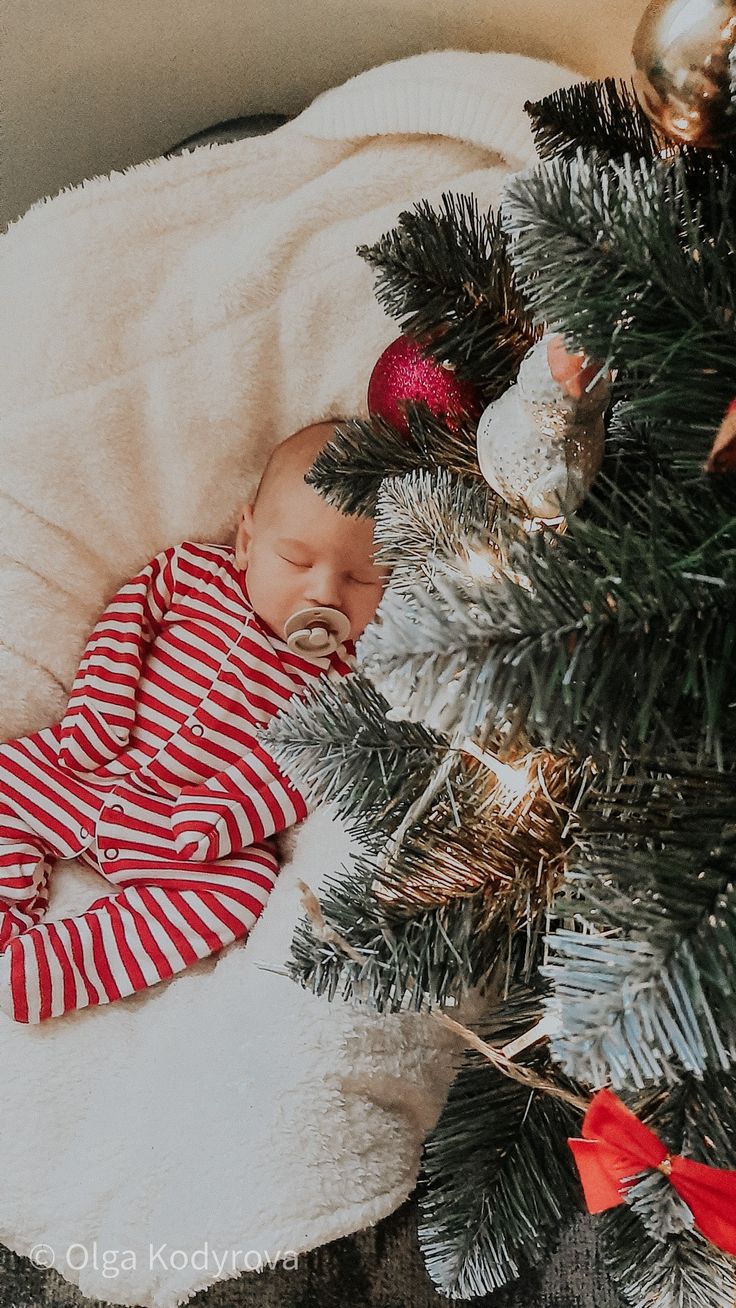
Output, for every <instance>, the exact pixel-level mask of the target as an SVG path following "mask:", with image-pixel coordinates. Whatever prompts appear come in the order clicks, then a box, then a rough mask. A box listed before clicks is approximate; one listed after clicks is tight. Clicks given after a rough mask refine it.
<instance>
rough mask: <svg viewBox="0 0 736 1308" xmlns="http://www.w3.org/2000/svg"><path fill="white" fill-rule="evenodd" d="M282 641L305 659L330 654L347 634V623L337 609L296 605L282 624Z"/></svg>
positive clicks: (343, 615) (348, 631)
mask: <svg viewBox="0 0 736 1308" xmlns="http://www.w3.org/2000/svg"><path fill="white" fill-rule="evenodd" d="M284 634H285V636H286V643H287V645H288V646H289V649H290V650H293V651H294V653H295V654H301V655H302V657H303V658H306V659H309V658H311V659H323V658H326V657H327V656H328V655H329V654H334V652H335V650H336V649H337V648H338V646H339V645H342V643H343V641H344V640H346V639H347V637H348V635H349V634H350V623H349V621H348V619H347V618H346V616H345V614H344V613H342V612H341V611H340V609H330V608H313V609H299V610H298V612H296V613H292V615H291V617H290V618H288V619H287V621H286V622H285V624H284Z"/></svg>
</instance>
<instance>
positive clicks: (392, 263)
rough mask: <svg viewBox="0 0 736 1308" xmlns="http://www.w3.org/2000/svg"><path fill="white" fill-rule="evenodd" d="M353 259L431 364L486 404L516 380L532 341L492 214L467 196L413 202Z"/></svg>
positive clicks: (531, 330) (534, 336) (532, 333)
mask: <svg viewBox="0 0 736 1308" xmlns="http://www.w3.org/2000/svg"><path fill="white" fill-rule="evenodd" d="M357 253H358V254H359V255H360V257H361V258H362V259H365V260H366V262H367V263H369V264H371V265H372V266H373V267H374V268H376V269H378V277H377V278H376V285H375V294H376V298H377V300H378V301H379V303H380V304H381V305H382V306H383V308H384V309H385V310H386V312H387V313H388V314H389V315H390V316H391V317H394V318H398V319H399V320H400V321H401V326H402V330H403V331H404V332H405V333H406V334H408V335H410V336H413V337H415V338H416V339H421V340H422V347H423V349H424V350H425V351H426V353H427V354H429V355H430V356H431V357H433V358H435V359H436V360H437V361H438V362H444V361H449V363H450V364H451V365H452V366H453V367H454V368H455V370H456V372H457V375H458V377H461V378H465V379H468V380H471V381H473V382H475V384H476V385H477V386H478V387H479V388H480V390H481V391H482V393H483V395H484V397H485V401H486V403H489V402H490V401H491V400H492V399H494V398H495V397H496V396H497V395H500V394H501V393H502V392H503V391H504V390H505V389H506V387H507V386H509V385H510V384H511V382H512V381H513V380H514V378H515V377H516V373H517V371H518V367H519V364H520V362H521V359H522V358H523V356H524V354H526V352H527V350H528V349H529V347H530V346H531V345H532V344H533V343H534V341H535V340H536V339H537V337H538V334H539V333H538V332H537V330H536V329H535V328H534V327H533V326H532V324H531V322H530V321H529V318H528V315H527V313H526V311H525V309H524V307H523V304H522V301H521V299H520V297H519V295H518V292H517V291H516V288H515V285H514V280H513V276H512V273H511V269H510V267H509V262H508V256H507V250H506V238H505V235H504V233H503V232H502V230H501V227H500V223H499V219H498V215H497V213H495V212H494V211H493V210H492V209H489V210H488V211H487V212H485V213H483V214H481V213H480V212H479V209H478V201H477V199H476V197H475V196H474V195H453V194H452V193H450V192H445V193H443V195H442V203H441V207H440V208H439V209H434V208H433V207H432V205H431V204H430V203H429V202H428V201H426V200H421V201H419V202H418V203H417V204H416V205H415V207H414V210H413V211H404V212H402V213H401V214H400V215H399V220H398V223H397V226H396V227H395V228H394V229H393V230H392V231H391V232H389V233H387V234H386V235H385V236H382V237H381V238H380V239H379V240H378V241H377V242H376V243H375V244H374V245H372V246H367V245H361V246H358V247H357Z"/></svg>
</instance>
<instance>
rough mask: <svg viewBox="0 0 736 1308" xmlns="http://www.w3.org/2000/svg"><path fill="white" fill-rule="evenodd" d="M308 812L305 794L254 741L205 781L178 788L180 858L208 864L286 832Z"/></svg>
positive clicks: (175, 819)
mask: <svg viewBox="0 0 736 1308" xmlns="http://www.w3.org/2000/svg"><path fill="white" fill-rule="evenodd" d="M308 812H309V809H308V807H307V803H306V800H305V799H304V797H303V795H301V794H300V793H299V791H298V790H297V789H296V788H295V787H294V786H293V785H292V783H291V781H290V780H289V778H288V777H287V776H286V775H285V774H284V773H283V772H281V770H280V769H279V767H278V766H277V764H276V763H275V762H274V761H273V759H272V758H271V757H270V755H269V754H268V753H267V751H266V750H265V749H263V747H262V746H261V745H258V744H255V745H254V746H253V747H252V749H249V750H248V754H247V756H246V757H245V758H241V759H238V760H237V761H236V762H235V763H231V764H230V766H229V767H227V768H225V769H223V771H221V772H217V773H215V774H214V776H212V777H209V778H208V780H207V781H204V782H200V783H199V784H198V785H196V786H193V785H189V786H184V787H182V790H181V792H180V793H179V795H178V797H177V799H176V800H175V802H174V805H173V807H172V813H171V828H172V832H173V836H174V843H175V845H176V849H177V852H178V853H179V854H180V855H181V856H182V857H183V858H191V859H193V860H194V861H196V862H200V861H203V860H206V861H208V862H209V861H210V860H213V859H218V858H224V857H225V856H226V855H227V854H230V853H232V852H236V853H237V852H238V851H240V850H243V849H246V848H247V847H248V846H249V845H252V844H254V842H256V841H260V840H266V839H267V838H268V837H269V836H273V835H276V834H277V833H278V832H279V831H285V830H286V829H287V827H291V826H294V825H295V824H296V823H297V822H301V821H302V820H303V819H304V818H305V817H306V816H307V813H308Z"/></svg>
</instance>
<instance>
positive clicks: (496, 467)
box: [477, 333, 610, 519]
mask: <svg viewBox="0 0 736 1308" xmlns="http://www.w3.org/2000/svg"><path fill="white" fill-rule="evenodd" d="M553 335H554V333H552V334H545V335H544V336H543V337H542V339H541V340H540V341H537V343H536V344H535V345H533V346H532V348H531V350H530V351H529V353H528V354H527V355H525V357H524V359H523V360H522V363H521V367H520V369H519V375H518V378H517V380H516V382H515V383H514V385H513V386H510V387H509V388H508V390H507V391H505V392H504V394H503V395H501V396H499V398H498V399H497V400H494V401H493V403H492V404H489V406H488V408H487V409H486V410H485V411H484V412H483V414H482V415H481V418H480V421H479V423H478V434H477V443H478V462H479V464H480V470H481V472H482V473H483V476H484V477H485V479H486V481H487V482H488V485H489V486H490V487H491V488H492V489H493V490H495V491H496V493H497V494H498V495H500V496H501V498H502V499H504V500H505V501H506V502H507V503H508V504H511V505H519V504H521V505H523V506H524V507H525V508H526V510H527V511H528V513H529V514H530V516H531V517H534V518H545V519H547V518H557V517H559V516H560V515H568V514H570V513H574V512H575V510H576V509H578V508H579V507H580V505H581V504H582V502H583V500H584V499H585V497H586V495H587V493H588V491H589V490H590V487H591V486H592V484H593V482H594V480H595V478H596V476H597V475H598V472H599V470H600V466H601V462H602V460H603V446H604V441H605V430H604V425H603V414H604V411H605V409H606V406H607V404H608V401H609V398H610V383H609V380H608V378H607V377H605V376H604V377H601V378H600V379H599V380H598V381H597V382H596V383H595V385H594V386H593V387H592V388H591V390H589V391H584V392H583V394H582V396H581V397H580V398H579V399H577V398H573V397H572V396H570V395H568V394H567V392H566V391H565V389H564V387H563V386H562V385H561V384H560V383H559V382H557V381H555V379H554V377H553V376H552V373H551V372H550V367H549V359H548V354H547V347H548V344H549V342H550V339H551V336H553Z"/></svg>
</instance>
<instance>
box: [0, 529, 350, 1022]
mask: <svg viewBox="0 0 736 1308" xmlns="http://www.w3.org/2000/svg"><path fill="white" fill-rule="evenodd" d="M354 665H355V659H354V646H353V644H352V642H350V641H348V642H347V643H346V644H345V645H344V646H341V647H340V649H338V650H337V651H336V652H335V653H334V654H331V655H330V656H329V657H328V658H323V659H320V660H318V661H310V660H307V659H304V658H302V657H301V656H300V655H299V654H297V653H292V651H291V650H290V649H289V648H288V646H287V645H286V643H285V642H284V641H282V640H280V639H279V638H278V637H277V636H275V635H274V634H273V633H272V632H271V631H270V629H269V628H268V627H267V626H266V625H265V624H264V623H263V622H262V621H261V620H260V618H259V617H258V616H257V615H256V614H255V613H254V611H253V608H252V606H251V604H250V601H249V598H248V592H247V588H246V584H245V574H244V573H243V572H242V570H240V569H239V568H238V567H237V566H236V564H235V556H234V550H233V549H232V548H230V547H229V546H225V545H210V544H207V545H204V544H199V543H197V542H195V541H184V542H183V543H182V544H181V545H177V546H171V547H170V548H169V549H166V550H163V551H162V552H161V553H160V554H157V555H156V557H155V558H154V559H152V560H151V562H150V563H148V564H147V565H146V567H145V568H143V569H142V571H141V572H139V573H138V574H137V575H136V576H135V577H133V578H132V579H131V580H130V581H128V582H126V584H125V585H124V586H123V587H122V588H121V589H120V590H119V591H118V593H117V594H116V595H115V596H114V598H113V599H112V600H111V602H110V604H109V606H108V607H107V609H106V610H105V612H104V614H103V615H102V617H101V618H100V620H99V622H98V623H97V625H96V626H95V628H94V631H93V632H92V634H91V636H90V638H89V641H88V643H87V647H86V649H85V652H84V655H83V658H82V661H81V664H80V667H79V671H78V673H77V676H76V678H75V681H74V685H73V688H72V693H71V696H70V699H69V704H68V707H67V709H66V713H65V715H64V717H63V719H62V721H61V722H60V723H58V724H57V725H56V726H53V727H47V728H44V729H42V730H40V731H37V732H34V733H33V734H32V735H29V736H22V737H20V738H19V739H18V740H9V741H6V742H5V743H4V744H0V1010H2V1011H3V1012H4V1013H6V1014H7V1015H9V1016H10V1017H13V1018H14V1019H15V1020H16V1021H19V1022H40V1021H43V1020H44V1019H45V1018H48V1017H56V1016H58V1015H59V1014H61V1013H65V1012H67V1011H68V1010H69V1009H73V1008H85V1007H87V1006H88V1005H93V1004H106V1003H110V1002H112V1001H113V1000H116V999H122V998H124V997H125V996H127V995H132V994H134V993H136V992H137V991H140V990H143V989H145V988H146V987H147V986H151V985H155V984H156V982H157V981H160V980H162V979H164V978H166V977H170V976H172V975H173V974H174V973H176V972H180V971H182V970H183V969H184V968H186V967H189V966H190V965H191V964H192V963H194V962H196V961H197V960H198V959H201V958H205V957H206V956H207V955H209V954H212V953H215V952H216V951H217V950H219V949H222V948H223V946H225V945H227V944H230V943H231V942H232V941H233V940H237V939H239V938H242V937H244V936H246V935H247V934H248V932H249V931H250V929H251V927H252V926H253V924H254V922H255V921H256V920H257V918H258V917H259V916H260V914H261V912H262V911H263V908H264V905H265V903H266V900H267V898H268V895H269V892H270V891H271V889H272V887H273V885H274V881H275V879H276V876H277V873H278V863H277V859H276V853H275V849H274V841H273V839H272V837H273V836H274V835H275V834H276V833H277V832H279V831H283V830H285V829H286V828H287V827H289V826H291V825H293V824H294V823H296V822H300V821H301V820H302V819H303V818H304V817H305V816H306V814H307V812H308V808H307V805H306V803H305V801H304V799H303V797H302V796H301V795H300V794H299V792H298V791H297V790H296V789H295V788H294V787H293V786H292V784H291V783H290V781H289V780H288V778H287V777H286V776H285V775H284V774H283V773H282V772H281V771H280V770H279V768H278V767H277V766H276V764H275V763H274V761H273V759H272V758H271V757H270V756H269V754H268V753H267V752H266V750H264V749H263V747H262V746H261V745H260V744H259V743H258V742H257V741H256V739H255V735H254V732H255V731H256V730H257V729H258V728H260V727H261V726H262V725H263V724H264V723H266V722H267V721H268V719H269V718H270V717H271V716H272V715H273V714H274V713H275V712H277V711H278V710H279V709H280V708H281V707H282V706H283V705H284V704H285V703H286V701H287V700H288V699H289V698H290V696H291V695H292V694H294V693H295V692H301V691H302V690H303V689H304V687H305V686H307V685H308V684H310V683H312V682H314V681H315V679H316V678H318V677H324V676H328V677H329V678H330V679H339V678H341V677H343V676H345V675H346V674H348V673H349V672H351V671H352V670H353V668H354ZM76 857H79V858H81V859H82V860H83V861H85V862H86V863H88V864H89V865H90V866H91V867H93V868H95V869H96V870H97V871H100V872H102V874H103V876H105V877H107V879H108V880H109V881H111V882H112V883H113V884H114V885H115V886H118V887H119V888H120V889H119V891H118V892H117V893H116V894H114V895H108V896H106V897H103V898H102V899H99V900H96V901H95V902H94V903H93V904H92V905H90V907H89V908H88V909H87V910H86V912H84V913H81V914H79V915H77V916H73V917H66V918H62V919H61V920H60V921H57V922H51V921H43V920H42V919H43V916H44V913H45V910H46V907H47V903H48V879H49V874H50V871H51V867H52V863H53V860H54V859H55V858H63V859H67V858H76Z"/></svg>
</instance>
